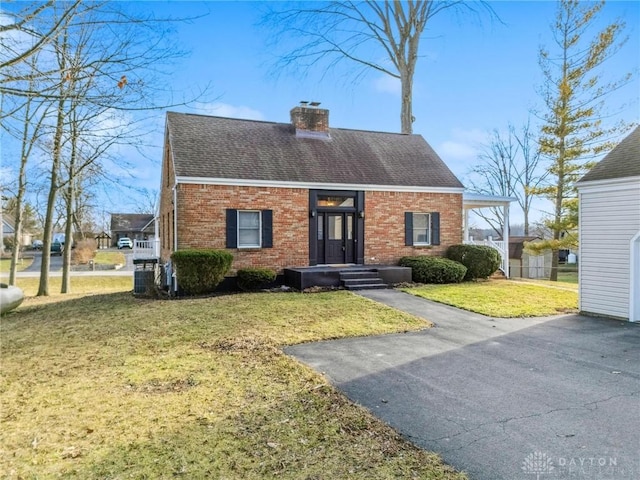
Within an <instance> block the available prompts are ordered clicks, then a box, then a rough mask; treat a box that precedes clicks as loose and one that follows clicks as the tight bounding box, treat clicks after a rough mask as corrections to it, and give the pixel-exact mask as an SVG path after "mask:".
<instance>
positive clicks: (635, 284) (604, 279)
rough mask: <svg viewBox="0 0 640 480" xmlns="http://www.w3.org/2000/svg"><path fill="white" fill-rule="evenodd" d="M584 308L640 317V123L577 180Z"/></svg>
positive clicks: (600, 312) (581, 304) (618, 315)
mask: <svg viewBox="0 0 640 480" xmlns="http://www.w3.org/2000/svg"><path fill="white" fill-rule="evenodd" d="M577 188H578V198H579V205H580V221H579V235H580V273H579V283H580V287H579V288H580V290H579V292H580V293H579V295H580V301H579V308H580V310H581V311H582V312H584V313H588V314H594V315H603V316H608V317H614V318H621V319H625V320H629V321H632V322H638V321H640V127H637V128H636V129H635V130H634V131H633V132H631V134H630V135H629V136H627V137H626V138H625V139H624V140H622V141H621V142H620V143H619V144H618V145H617V146H616V147H615V148H614V149H613V150H612V151H611V152H609V154H608V155H606V156H605V157H604V159H602V160H601V161H600V162H599V163H598V164H597V165H596V166H595V167H594V168H593V169H592V170H591V171H590V172H589V173H587V174H586V175H585V176H584V177H582V179H581V180H580V181H579V182H578V184H577Z"/></svg>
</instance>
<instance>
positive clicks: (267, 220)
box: [262, 210, 273, 248]
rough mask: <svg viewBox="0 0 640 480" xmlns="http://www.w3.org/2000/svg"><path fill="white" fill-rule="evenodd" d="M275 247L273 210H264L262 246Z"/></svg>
mask: <svg viewBox="0 0 640 480" xmlns="http://www.w3.org/2000/svg"><path fill="white" fill-rule="evenodd" d="M272 247H273V210H262V248H272Z"/></svg>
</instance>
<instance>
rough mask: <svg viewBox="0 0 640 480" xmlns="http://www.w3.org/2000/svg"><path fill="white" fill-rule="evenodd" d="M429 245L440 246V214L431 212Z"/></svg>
mask: <svg viewBox="0 0 640 480" xmlns="http://www.w3.org/2000/svg"><path fill="white" fill-rule="evenodd" d="M430 218H431V245H440V212H431V215H430Z"/></svg>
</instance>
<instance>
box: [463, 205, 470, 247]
mask: <svg viewBox="0 0 640 480" xmlns="http://www.w3.org/2000/svg"><path fill="white" fill-rule="evenodd" d="M463 210H464V236H463V237H462V243H465V242H468V241H469V209H468V208H464V207H463Z"/></svg>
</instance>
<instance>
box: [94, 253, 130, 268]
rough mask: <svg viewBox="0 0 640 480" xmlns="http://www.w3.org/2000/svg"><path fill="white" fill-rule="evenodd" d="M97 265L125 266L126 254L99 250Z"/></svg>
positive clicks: (96, 259) (95, 258)
mask: <svg viewBox="0 0 640 480" xmlns="http://www.w3.org/2000/svg"><path fill="white" fill-rule="evenodd" d="M94 261H95V262H96V264H103V265H124V262H125V259H124V253H122V252H111V251H105V250H98V251H97V252H96V256H95V257H94Z"/></svg>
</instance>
